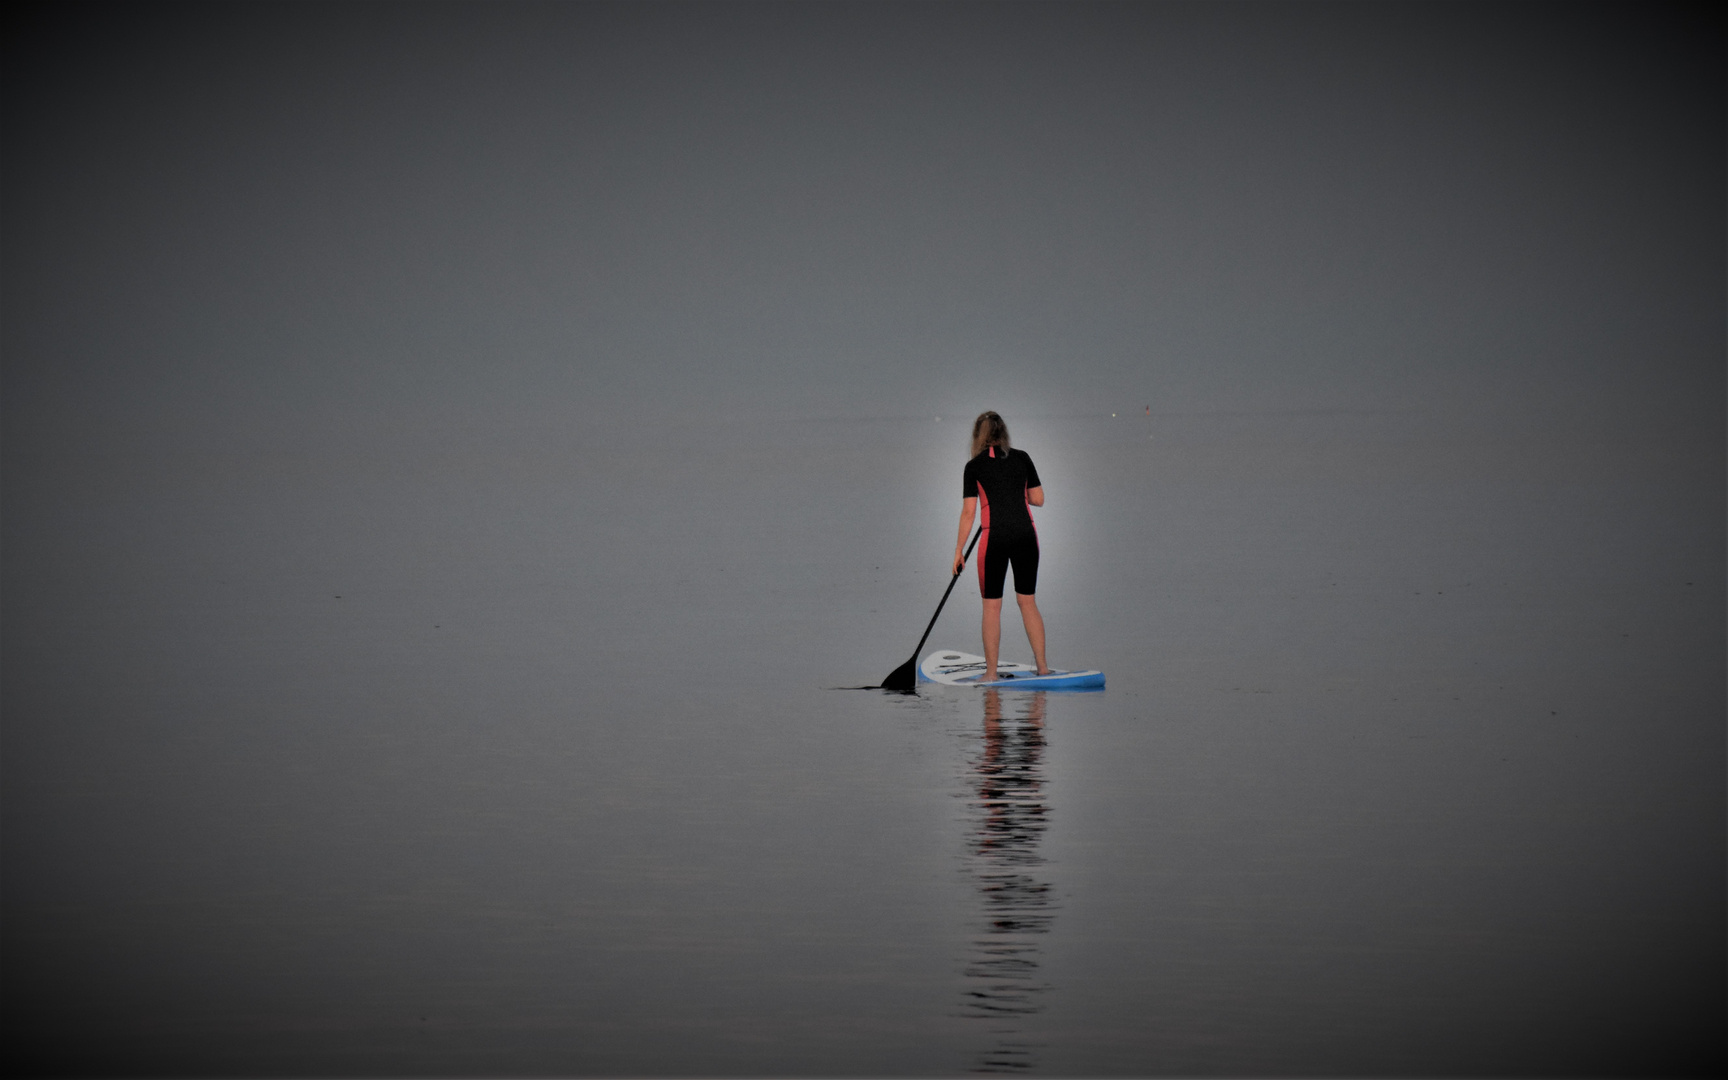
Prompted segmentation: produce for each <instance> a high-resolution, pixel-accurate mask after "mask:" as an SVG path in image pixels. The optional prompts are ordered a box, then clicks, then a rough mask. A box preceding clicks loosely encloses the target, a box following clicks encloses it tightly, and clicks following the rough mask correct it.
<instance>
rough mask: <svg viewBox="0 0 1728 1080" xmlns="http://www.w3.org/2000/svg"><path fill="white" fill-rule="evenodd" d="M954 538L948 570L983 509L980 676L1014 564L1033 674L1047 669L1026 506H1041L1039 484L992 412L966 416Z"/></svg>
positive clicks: (994, 643)
mask: <svg viewBox="0 0 1728 1080" xmlns="http://www.w3.org/2000/svg"><path fill="white" fill-rule="evenodd" d="M960 497H961V503H960V538H959V539H958V540H956V541H955V542H954V573H955V574H959V573H960V571H961V570H963V569H965V566H966V538H967V537H968V536H970V535H971V533H972V521H973V519H974V518H975V517H977V516H978V514H979V513H980V509H982V513H983V522H982V524H983V529H984V531H983V534H982V535H981V537H980V538H979V540H978V589H979V591H980V592H981V593H982V594H983V597H984V677H983V679H982V680H981V681H983V682H993V681H995V679H996V658H997V654H998V653H1000V652H1001V649H1002V586H1003V585H1004V584H1005V583H1006V581H1007V577H1008V568H1009V566H1013V568H1014V599H1015V601H1016V602H1018V603H1019V605H1020V618H1021V620H1022V621H1024V622H1025V624H1026V639H1027V640H1028V641H1030V642H1031V643H1032V658H1033V659H1034V660H1036V661H1037V662H1038V674H1040V675H1048V674H1049V673H1050V666H1049V665H1048V664H1046V663H1045V662H1044V616H1043V615H1041V614H1039V612H1038V599H1037V597H1036V596H1034V595H1033V594H1034V593H1036V592H1037V591H1038V531H1037V529H1036V527H1034V526H1033V524H1032V513H1031V511H1030V510H1028V509H1027V507H1028V506H1043V505H1044V486H1043V484H1042V483H1041V482H1040V481H1039V479H1038V470H1037V468H1036V467H1035V466H1034V465H1033V464H1032V459H1031V457H1029V456H1028V455H1027V453H1026V451H1024V450H1015V449H1013V448H1012V447H1010V446H1009V444H1008V425H1007V424H1006V423H1004V422H1003V420H1002V418H1001V417H1000V416H998V415H996V414H995V413H993V412H985V413H979V414H978V419H976V420H974V421H973V422H972V460H971V461H968V462H967V463H966V472H965V477H964V479H963V481H962V483H961V494H960Z"/></svg>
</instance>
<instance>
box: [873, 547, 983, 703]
mask: <svg viewBox="0 0 1728 1080" xmlns="http://www.w3.org/2000/svg"><path fill="white" fill-rule="evenodd" d="M983 535H984V529H983V527H982V526H980V527H979V529H978V531H977V532H975V533H973V534H972V542H971V543H969V544H967V545H966V554H964V555H962V556H960V566H961V569H965V566H966V560H967V559H970V558H971V557H972V549H973V548H974V547H976V546H977V545H978V538H979V537H980V536H983ZM959 580H960V570H956V571H954V576H953V577H952V578H949V579H948V588H947V589H946V590H944V591H943V593H942V602H941V603H940V604H937V605H936V614H934V615H932V616H930V625H928V626H926V627H925V628H924V636H923V637H921V638H919V639H918V647H917V648H916V649H913V650H912V659H910V660H908V661H906V662H905V663H904V664H901V665H900V666H899V667H897V668H895V669H894V673H893V674H892V675H889V676H888V677H887V678H886V679H883V680H882V689H884V690H898V691H900V692H901V693H903V694H904V693H907V692H909V691H910V690H911V689H912V688H913V687H914V686H916V685H917V683H918V654H919V653H920V652H923V651H924V643H925V642H926V641H929V640H930V631H932V630H934V629H936V620H937V619H939V618H941V617H942V608H943V607H945V606H946V605H947V603H948V594H949V593H951V592H953V591H954V583H955V582H956V581H959Z"/></svg>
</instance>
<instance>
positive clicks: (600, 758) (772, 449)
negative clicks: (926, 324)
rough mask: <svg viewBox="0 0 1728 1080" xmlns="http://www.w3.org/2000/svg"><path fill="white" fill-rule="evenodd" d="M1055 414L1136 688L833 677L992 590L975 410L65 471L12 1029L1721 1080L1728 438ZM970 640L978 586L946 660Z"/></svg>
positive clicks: (20, 693) (26, 681)
mask: <svg viewBox="0 0 1728 1080" xmlns="http://www.w3.org/2000/svg"><path fill="white" fill-rule="evenodd" d="M949 419H950V420H951V418H949ZM1010 421H1011V423H1015V425H1016V426H1015V435H1016V440H1017V442H1018V443H1019V444H1020V445H1022V446H1024V447H1025V448H1026V449H1028V450H1029V451H1030V452H1031V453H1032V454H1033V456H1034V458H1035V459H1036V460H1037V461H1038V464H1039V468H1040V471H1041V473H1042V474H1043V476H1044V477H1045V480H1046V486H1047V489H1048V491H1049V496H1050V501H1049V505H1048V507H1047V508H1046V509H1045V510H1044V511H1043V512H1042V513H1041V515H1040V533H1041V537H1042V538H1043V544H1044V557H1045V569H1044V573H1043V575H1042V576H1041V580H1040V601H1041V604H1042V606H1043V609H1044V612H1045V614H1046V617H1047V619H1048V620H1049V624H1050V628H1051V643H1052V644H1051V659H1052V662H1054V663H1058V664H1062V665H1067V666H1080V665H1085V666H1097V667H1102V668H1104V669H1105V670H1106V671H1107V672H1108V675H1109V679H1110V685H1109V688H1108V689H1107V690H1105V691H1103V692H1100V693H1090V694H1075V693H1070V694H1061V693H1050V694H1032V693H1025V692H1018V693H1007V692H1004V693H985V692H979V691H969V690H959V689H951V688H939V689H927V690H925V691H923V692H921V693H920V694H918V695H917V696H910V697H900V696H895V695H887V694H883V693H881V692H859V691H846V690H840V689H835V688H837V687H844V686H851V685H857V684H859V683H861V682H871V681H875V680H878V679H880V678H881V677H882V676H883V675H885V674H887V672H888V671H889V670H891V669H892V668H893V667H894V666H895V665H896V664H898V663H899V662H900V661H901V660H903V659H904V658H905V655H906V653H907V651H908V650H909V649H910V648H911V646H912V645H913V643H914V642H915V641H916V635H917V632H918V630H919V629H920V628H921V627H922V625H923V622H924V620H925V619H927V618H928V615H929V612H930V610H931V609H932V608H933V606H934V603H935V600H936V599H937V597H938V596H939V595H940V593H941V589H942V586H943V585H945V584H946V571H945V570H944V568H943V567H944V561H945V559H946V558H947V555H948V552H949V551H950V550H951V544H952V538H953V533H952V530H953V528H954V518H955V517H956V515H957V512H958V503H959V498H958V492H957V490H955V489H957V488H958V481H959V471H960V465H961V462H962V458H963V452H962V450H961V447H960V445H959V444H960V441H961V439H962V438H963V433H962V431H961V429H960V427H959V425H957V424H953V423H951V422H937V421H936V420H935V419H934V418H933V417H924V418H902V419H899V420H882V421H836V420H828V421H817V420H806V421H793V420H788V421H785V422H784V423H762V422H755V423H749V424H744V423H738V424H729V425H720V426H719V427H717V428H715V429H714V431H713V432H712V438H710V439H706V440H704V441H702V442H700V443H698V444H696V445H691V446H668V445H665V444H664V443H663V442H662V441H659V440H658V439H657V438H652V437H650V436H649V435H646V434H637V435H628V434H618V433H613V434H608V435H606V436H605V437H600V436H598V435H595V434H593V433H587V434H583V433H569V432H526V433H523V432H514V433H511V434H510V436H509V438H503V437H501V436H496V437H492V438H481V437H479V436H474V435H468V436H457V435H452V434H450V433H424V432H423V433H419V434H412V433H410V434H397V435H392V436H386V435H370V434H367V435H354V436H353V437H351V438H348V439H347V440H346V441H344V440H334V441H332V442H331V443H329V444H327V445H320V446H319V447H318V448H316V449H314V448H311V447H309V446H308V445H304V444H301V443H297V442H294V441H293V440H287V441H280V442H277V443H271V442H270V441H269V440H268V439H259V440H254V441H253V442H250V443H245V444H244V445H242V443H240V442H236V443H235V444H233V445H190V444H186V445H176V444H174V443H173V442H172V441H171V440H164V439H161V438H155V437H151V438H146V437H144V436H137V437H135V438H134V439H133V441H130V442H129V441H128V437H126V436H116V437H115V439H114V441H113V442H112V443H111V444H110V445H103V446H90V445H85V444H80V445H77V446H73V445H70V444H69V445H66V446H63V447H58V448H56V447H54V446H53V444H52V441H51V440H48V441H44V442H41V443H39V444H37V445H39V446H41V447H42V449H41V451H40V452H39V453H35V454H31V455H14V457H13V458H12V459H9V462H8V477H7V485H8V488H7V499H8V505H7V514H6V520H5V529H6V533H5V543H6V552H7V561H6V579H5V583H4V584H5V592H6V598H7V632H6V638H5V647H6V655H5V679H6V724H7V728H6V762H5V769H6V790H5V799H6V820H7V832H6V844H7V875H6V883H5V889H6V893H5V899H6V919H5V931H4V932H5V948H6V955H7V969H8V970H7V979H8V982H7V995H8V998H7V1006H8V1010H9V1012H11V1013H12V1015H13V1016H14V1017H15V1018H16V1020H15V1023H16V1025H17V1026H16V1027H15V1029H14V1030H15V1031H20V1032H23V1033H24V1034H23V1035H22V1036H21V1038H22V1040H23V1041H22V1042H21V1043H20V1044H19V1045H22V1046H24V1047H26V1049H27V1051H28V1052H30V1053H32V1054H34V1055H35V1056H36V1059H37V1060H39V1061H41V1062H44V1063H47V1065H48V1067H49V1068H50V1069H57V1070H60V1071H66V1072H103V1073H129V1074H175V1075H215V1074H221V1075H252V1074H343V1075H368V1074H394V1075H401V1074H414V1075H436V1074H488V1075H517V1074H520V1075H528V1074H534V1075H548V1074H570V1075H595V1074H601V1075H695V1074H704V1075H730V1074H756V1075H763V1074H780V1075H787V1074H795V1075H835V1074H846V1075H871V1074H926V1075H927V1074H941V1075H950V1074H963V1073H970V1072H996V1073H1050V1074H1091V1075H1149V1074H1181V1075H1205V1074H1232V1073H1234V1074H1240V1073H1258V1074H1266V1073H1276V1074H1294V1073H1328V1074H1340V1073H1374V1074H1387V1073H1401V1072H1403V1073H1415V1072H1421V1073H1472V1072H1476V1073H1483V1072H1486V1073H1496V1074H1510V1073H1520V1072H1540V1073H1566V1074H1571V1073H1587V1072H1602V1071H1608V1072H1613V1071H1621V1072H1658V1071H1662V1070H1664V1069H1671V1070H1672V1069H1681V1068H1684V1067H1687V1066H1688V1065H1689V1064H1690V1063H1695V1062H1698V1061H1705V1062H1707V1063H1708V1062H1711V1061H1717V1062H1719V1061H1720V1057H1721V1045H1722V1039H1721V1036H1722V1020H1721V1017H1722V1015H1723V1012H1724V1010H1723V1005H1724V1000H1723V990H1722V986H1723V982H1722V973H1723V955H1724V934H1723V920H1722V914H1723V883H1722V874H1721V871H1722V866H1723V824H1722V822H1723V813H1722V811H1723V782H1722V776H1721V764H1722V760H1723V728H1722V715H1723V713H1722V706H1723V649H1722V645H1723V612H1722V604H1721V598H1722V596H1723V591H1724V588H1723V586H1724V582H1723V568H1722V563H1721V553H1722V514H1721V498H1722V496H1721V483H1720V480H1721V475H1720V473H1721V467H1720V462H1719V460H1715V459H1713V458H1712V457H1711V456H1710V455H1708V454H1706V455H1703V456H1702V457H1700V455H1699V454H1698V453H1697V447H1694V446H1692V445H1691V444H1689V443H1687V442H1686V441H1685V439H1684V437H1683V436H1681V435H1675V436H1673V438H1672V439H1670V440H1669V441H1667V442H1662V441H1651V440H1649V439H1640V440H1633V439H1629V438H1628V439H1624V440H1621V441H1619V442H1615V441H1614V439H1613V438H1612V433H1611V432H1610V437H1608V438H1604V437H1602V435H1601V432H1600V431H1596V432H1592V433H1591V434H1590V436H1589V437H1584V436H1583V435H1581V434H1580V433H1578V432H1575V431H1572V430H1571V429H1568V428H1566V427H1564V426H1563V425H1560V424H1559V423H1558V422H1557V421H1554V420H1552V419H1546V420H1545V419H1543V418H1540V417H1538V418H1534V419H1532V418H1528V417H1525V418H1520V419H1519V422H1517V423H1506V422H1504V421H1503V420H1494V419H1492V418H1488V419H1480V418H1478V419H1477V420H1469V419H1468V418H1456V417H1452V418H1437V417H1432V416H1423V415H1370V414H1335V415H1334V414H1290V415H1260V416H1224V415H1212V416H1205V417H1181V416H1154V417H1150V418H1148V417H1145V416H1135V417H1133V418H1131V419H1130V418H1128V417H1126V416H1125V417H1122V418H1118V419H1115V420H1112V419H1111V418H1109V417H1106V416H1098V417H1070V418H1036V417H1033V418H1026V419H1024V420H1020V419H1018V418H1015V417H1010ZM1541 424H1546V425H1547V427H1546V428H1543V429H1542V430H1540V431H1537V430H1535V426H1539V425H1541ZM1472 425H1474V426H1472ZM1717 458H1719V455H1717ZM1701 460H1702V461H1705V462H1707V463H1708V462H1711V461H1714V463H1713V464H1707V465H1705V466H1700V465H1699V464H1698V462H1699V461H1701ZM977 611H978V601H977V599H976V597H975V596H974V595H970V594H969V593H968V590H967V588H965V587H964V583H963V587H962V588H960V589H958V590H956V596H955V599H954V600H953V601H951V602H950V605H949V608H948V610H947V611H946V612H945V613H944V615H943V618H942V622H941V623H940V624H939V625H938V628H937V632H936V633H935V634H934V635H933V637H932V639H931V647H933V648H934V647H962V648H971V647H972V644H973V642H975V641H976V623H975V620H976V618H977ZM1008 619H1009V628H1008V633H1007V634H1005V640H1006V641H1007V642H1009V643H1010V645H1009V647H1008V649H1007V655H1008V656H1009V657H1010V658H1022V657H1023V654H1024V653H1025V651H1026V650H1025V647H1024V644H1023V640H1022V639H1021V638H1020V637H1019V636H1018V630H1017V627H1016V626H1015V625H1014V619H1013V616H1012V614H1010V615H1009V616H1008ZM1712 1055H1714V1056H1712Z"/></svg>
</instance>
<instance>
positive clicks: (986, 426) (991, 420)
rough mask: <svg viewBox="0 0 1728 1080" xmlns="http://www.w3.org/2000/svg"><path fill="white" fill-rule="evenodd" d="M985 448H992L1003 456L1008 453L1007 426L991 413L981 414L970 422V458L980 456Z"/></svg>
mask: <svg viewBox="0 0 1728 1080" xmlns="http://www.w3.org/2000/svg"><path fill="white" fill-rule="evenodd" d="M986 446H994V447H995V448H996V449H997V450H998V451H1000V452H1001V453H1004V454H1006V453H1007V452H1008V425H1007V423H1006V422H1004V421H1003V419H1002V418H1001V417H1000V416H997V415H996V414H995V413H993V412H981V413H979V414H978V419H976V420H974V421H972V456H973V457H977V456H978V455H979V454H982V453H983V452H984V448H985V447H986Z"/></svg>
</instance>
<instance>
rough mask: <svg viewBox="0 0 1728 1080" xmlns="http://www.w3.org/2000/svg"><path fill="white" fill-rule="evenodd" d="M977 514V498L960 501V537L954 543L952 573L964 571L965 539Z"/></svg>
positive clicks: (956, 573) (957, 573)
mask: <svg viewBox="0 0 1728 1080" xmlns="http://www.w3.org/2000/svg"><path fill="white" fill-rule="evenodd" d="M977 514H978V498H977V496H973V497H972V498H969V499H962V500H961V501H960V536H959V538H958V539H957V540H955V541H954V573H955V575H956V576H958V575H959V573H960V571H962V570H964V569H966V537H967V536H968V535H970V534H971V532H972V519H973V518H974V517H976V516H977Z"/></svg>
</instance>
